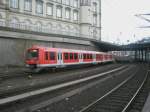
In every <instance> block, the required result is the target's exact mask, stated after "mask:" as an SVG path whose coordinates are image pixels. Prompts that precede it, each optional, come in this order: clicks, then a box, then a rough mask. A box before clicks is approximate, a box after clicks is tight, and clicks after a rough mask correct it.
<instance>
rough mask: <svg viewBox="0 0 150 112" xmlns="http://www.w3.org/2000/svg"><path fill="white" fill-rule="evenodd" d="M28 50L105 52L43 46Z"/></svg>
mask: <svg viewBox="0 0 150 112" xmlns="http://www.w3.org/2000/svg"><path fill="white" fill-rule="evenodd" d="M29 49H44V50H47V51H49V50H52V51H59V50H63V51H64V52H68V51H70V52H82V53H84V52H85V53H103V54H104V53H105V52H98V51H87V50H76V49H65V48H53V47H43V46H32V47H31V48H29ZM106 54H110V53H106Z"/></svg>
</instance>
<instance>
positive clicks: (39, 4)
mask: <svg viewBox="0 0 150 112" xmlns="http://www.w3.org/2000/svg"><path fill="white" fill-rule="evenodd" d="M36 13H37V14H43V1H41V0H36Z"/></svg>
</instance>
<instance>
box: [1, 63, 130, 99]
mask: <svg viewBox="0 0 150 112" xmlns="http://www.w3.org/2000/svg"><path fill="white" fill-rule="evenodd" d="M119 66H120V65H119V64H115V65H106V66H104V67H103V66H97V67H95V68H94V67H91V68H90V67H89V68H87V69H85V68H84V69H77V70H70V71H67V72H57V73H54V74H48V73H46V74H45V73H43V74H38V75H37V74H35V75H33V76H32V77H31V78H28V76H26V77H14V78H11V79H7V80H6V79H5V80H2V81H1V85H0V98H2V97H7V96H12V95H16V94H21V93H24V92H27V91H32V90H36V89H40V88H44V87H48V86H52V85H57V84H59V83H64V82H67V81H73V80H77V79H80V78H84V77H88V76H91V75H95V74H98V73H103V72H106V71H108V70H113V69H115V68H118V67H119ZM121 66H123V65H121ZM126 67H127V65H126ZM9 86H11V87H10V88H9Z"/></svg>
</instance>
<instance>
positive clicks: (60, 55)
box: [57, 51, 63, 65]
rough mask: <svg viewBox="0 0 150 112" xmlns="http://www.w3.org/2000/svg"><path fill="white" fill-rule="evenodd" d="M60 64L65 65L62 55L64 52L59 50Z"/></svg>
mask: <svg viewBox="0 0 150 112" xmlns="http://www.w3.org/2000/svg"><path fill="white" fill-rule="evenodd" d="M57 60H58V65H63V57H62V52H61V51H58V59H57Z"/></svg>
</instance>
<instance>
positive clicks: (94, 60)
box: [92, 53, 96, 63]
mask: <svg viewBox="0 0 150 112" xmlns="http://www.w3.org/2000/svg"><path fill="white" fill-rule="evenodd" d="M92 57H93V63H96V54H94V53H93V54H92Z"/></svg>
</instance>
